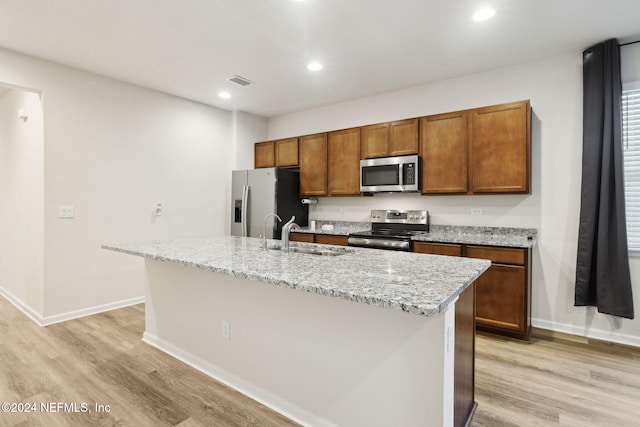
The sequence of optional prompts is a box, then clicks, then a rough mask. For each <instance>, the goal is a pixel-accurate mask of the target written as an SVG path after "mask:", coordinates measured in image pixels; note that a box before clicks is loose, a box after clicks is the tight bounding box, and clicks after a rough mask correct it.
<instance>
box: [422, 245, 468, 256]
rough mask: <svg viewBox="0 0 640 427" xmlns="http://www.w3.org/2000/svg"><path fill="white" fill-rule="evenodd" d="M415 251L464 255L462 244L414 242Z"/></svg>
mask: <svg viewBox="0 0 640 427" xmlns="http://www.w3.org/2000/svg"><path fill="white" fill-rule="evenodd" d="M413 251H414V252H417V253H421V254H432V255H448V256H462V245H456V244H448V243H423V242H414V243H413Z"/></svg>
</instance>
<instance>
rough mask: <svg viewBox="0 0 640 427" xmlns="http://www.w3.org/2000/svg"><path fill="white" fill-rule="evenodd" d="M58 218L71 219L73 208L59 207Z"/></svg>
mask: <svg viewBox="0 0 640 427" xmlns="http://www.w3.org/2000/svg"><path fill="white" fill-rule="evenodd" d="M58 217H59V218H73V206H60V207H59V208H58Z"/></svg>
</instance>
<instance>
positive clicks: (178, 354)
mask: <svg viewBox="0 0 640 427" xmlns="http://www.w3.org/2000/svg"><path fill="white" fill-rule="evenodd" d="M142 341H144V342H146V343H147V344H149V345H151V346H153V347H155V348H157V349H159V350H161V351H163V352H165V353H167V354H169V355H170V356H172V357H175V358H176V359H178V360H180V361H181V362H183V363H186V364H187V365H189V366H191V367H192V368H195V369H197V370H198V371H200V372H202V373H204V374H206V375H208V376H210V377H211V378H213V379H215V380H217V381H219V382H221V383H223V384H225V385H227V386H229V387H231V388H233V389H234V390H236V391H238V392H240V393H242V394H244V395H245V396H248V397H250V398H251V399H253V400H255V401H257V402H259V403H261V404H263V405H264V406H266V407H268V408H271V409H273V410H274V411H276V412H278V413H280V414H282V415H284V416H285V417H287V418H289V419H290V420H293V421H295V422H297V423H299V424H301V425H303V426H318V427H339V426H338V425H336V424H334V423H332V422H331V421H329V420H327V419H325V418H321V417H318V416H317V415H314V414H312V413H310V412H308V411H306V410H304V409H302V408H300V407H298V406H296V405H293V404H292V403H291V402H289V401H286V400H284V399H281V398H279V397H278V396H275V395H273V394H272V393H269V392H268V391H266V390H263V389H262V388H260V387H257V386H255V385H254V384H251V383H250V382H248V381H245V380H243V379H242V378H239V377H237V376H235V375H233V374H231V373H230V372H228V371H226V370H224V369H222V368H220V367H218V366H216V365H214V364H212V363H210V362H208V361H206V360H203V359H201V358H199V357H197V356H194V355H192V354H190V353H188V352H186V351H184V350H182V349H181V348H178V347H176V346H174V345H173V344H170V343H168V342H166V341H164V340H162V339H160V338H158V337H156V336H155V335H152V334H149V333H147V332H145V333H144V334H143V336H142Z"/></svg>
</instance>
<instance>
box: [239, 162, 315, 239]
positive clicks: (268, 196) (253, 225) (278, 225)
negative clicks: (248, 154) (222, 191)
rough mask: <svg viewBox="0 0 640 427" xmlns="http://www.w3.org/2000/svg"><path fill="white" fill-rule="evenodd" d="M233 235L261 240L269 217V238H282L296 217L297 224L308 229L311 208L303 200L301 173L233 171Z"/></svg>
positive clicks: (292, 171)
mask: <svg viewBox="0 0 640 427" xmlns="http://www.w3.org/2000/svg"><path fill="white" fill-rule="evenodd" d="M231 181H232V184H231V209H232V210H233V211H232V213H231V235H232V236H248V237H260V236H262V235H263V233H264V231H263V229H264V219H265V217H266V216H267V215H269V214H277V215H278V216H280V218H281V219H282V222H278V221H277V220H276V218H274V217H273V216H271V217H269V218H267V221H266V224H267V227H266V237H267V239H280V236H281V233H282V226H283V225H284V223H285V222H287V221H288V220H289V219H290V218H291V216H293V215H295V217H296V220H295V223H296V224H298V225H299V226H301V227H302V226H306V225H307V224H308V221H309V205H306V204H302V199H301V198H300V174H299V172H298V171H294V170H290V169H282V168H261V169H250V170H241V171H233V172H232V177H231Z"/></svg>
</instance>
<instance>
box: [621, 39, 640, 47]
mask: <svg viewBox="0 0 640 427" xmlns="http://www.w3.org/2000/svg"><path fill="white" fill-rule="evenodd" d="M636 43H640V40H636V41H634V42H629V43H622V44H619V45H618V46H620V47H622V46H628V45H630V44H636Z"/></svg>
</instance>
